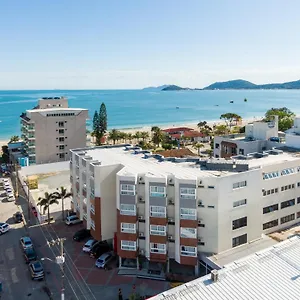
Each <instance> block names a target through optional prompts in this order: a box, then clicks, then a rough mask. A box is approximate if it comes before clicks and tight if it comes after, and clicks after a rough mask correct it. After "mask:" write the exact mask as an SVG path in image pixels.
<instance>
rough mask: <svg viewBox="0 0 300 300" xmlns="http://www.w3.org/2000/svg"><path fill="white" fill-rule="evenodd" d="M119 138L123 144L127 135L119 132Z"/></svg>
mask: <svg viewBox="0 0 300 300" xmlns="http://www.w3.org/2000/svg"><path fill="white" fill-rule="evenodd" d="M119 138H120V140H123V142H124V143H125V141H126V139H127V133H126V132H122V131H119Z"/></svg>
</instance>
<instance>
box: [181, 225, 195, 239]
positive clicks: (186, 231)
mask: <svg viewBox="0 0 300 300" xmlns="http://www.w3.org/2000/svg"><path fill="white" fill-rule="evenodd" d="M180 237H182V238H190V239H195V238H196V237H197V229H196V228H187V227H180Z"/></svg>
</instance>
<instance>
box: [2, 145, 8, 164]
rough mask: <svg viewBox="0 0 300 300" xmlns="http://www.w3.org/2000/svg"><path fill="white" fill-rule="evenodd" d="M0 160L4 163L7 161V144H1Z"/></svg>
mask: <svg viewBox="0 0 300 300" xmlns="http://www.w3.org/2000/svg"><path fill="white" fill-rule="evenodd" d="M2 162H3V163H6V164H7V163H9V152H8V146H7V145H4V146H2Z"/></svg>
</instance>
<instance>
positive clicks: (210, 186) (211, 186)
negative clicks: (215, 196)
mask: <svg viewBox="0 0 300 300" xmlns="http://www.w3.org/2000/svg"><path fill="white" fill-rule="evenodd" d="M207 188H208V189H214V188H215V187H214V186H213V185H208V186H207Z"/></svg>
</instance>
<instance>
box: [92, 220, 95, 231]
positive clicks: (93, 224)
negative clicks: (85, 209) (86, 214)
mask: <svg viewBox="0 0 300 300" xmlns="http://www.w3.org/2000/svg"><path fill="white" fill-rule="evenodd" d="M91 227H92V229H94V230H95V222H94V221H93V220H91Z"/></svg>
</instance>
